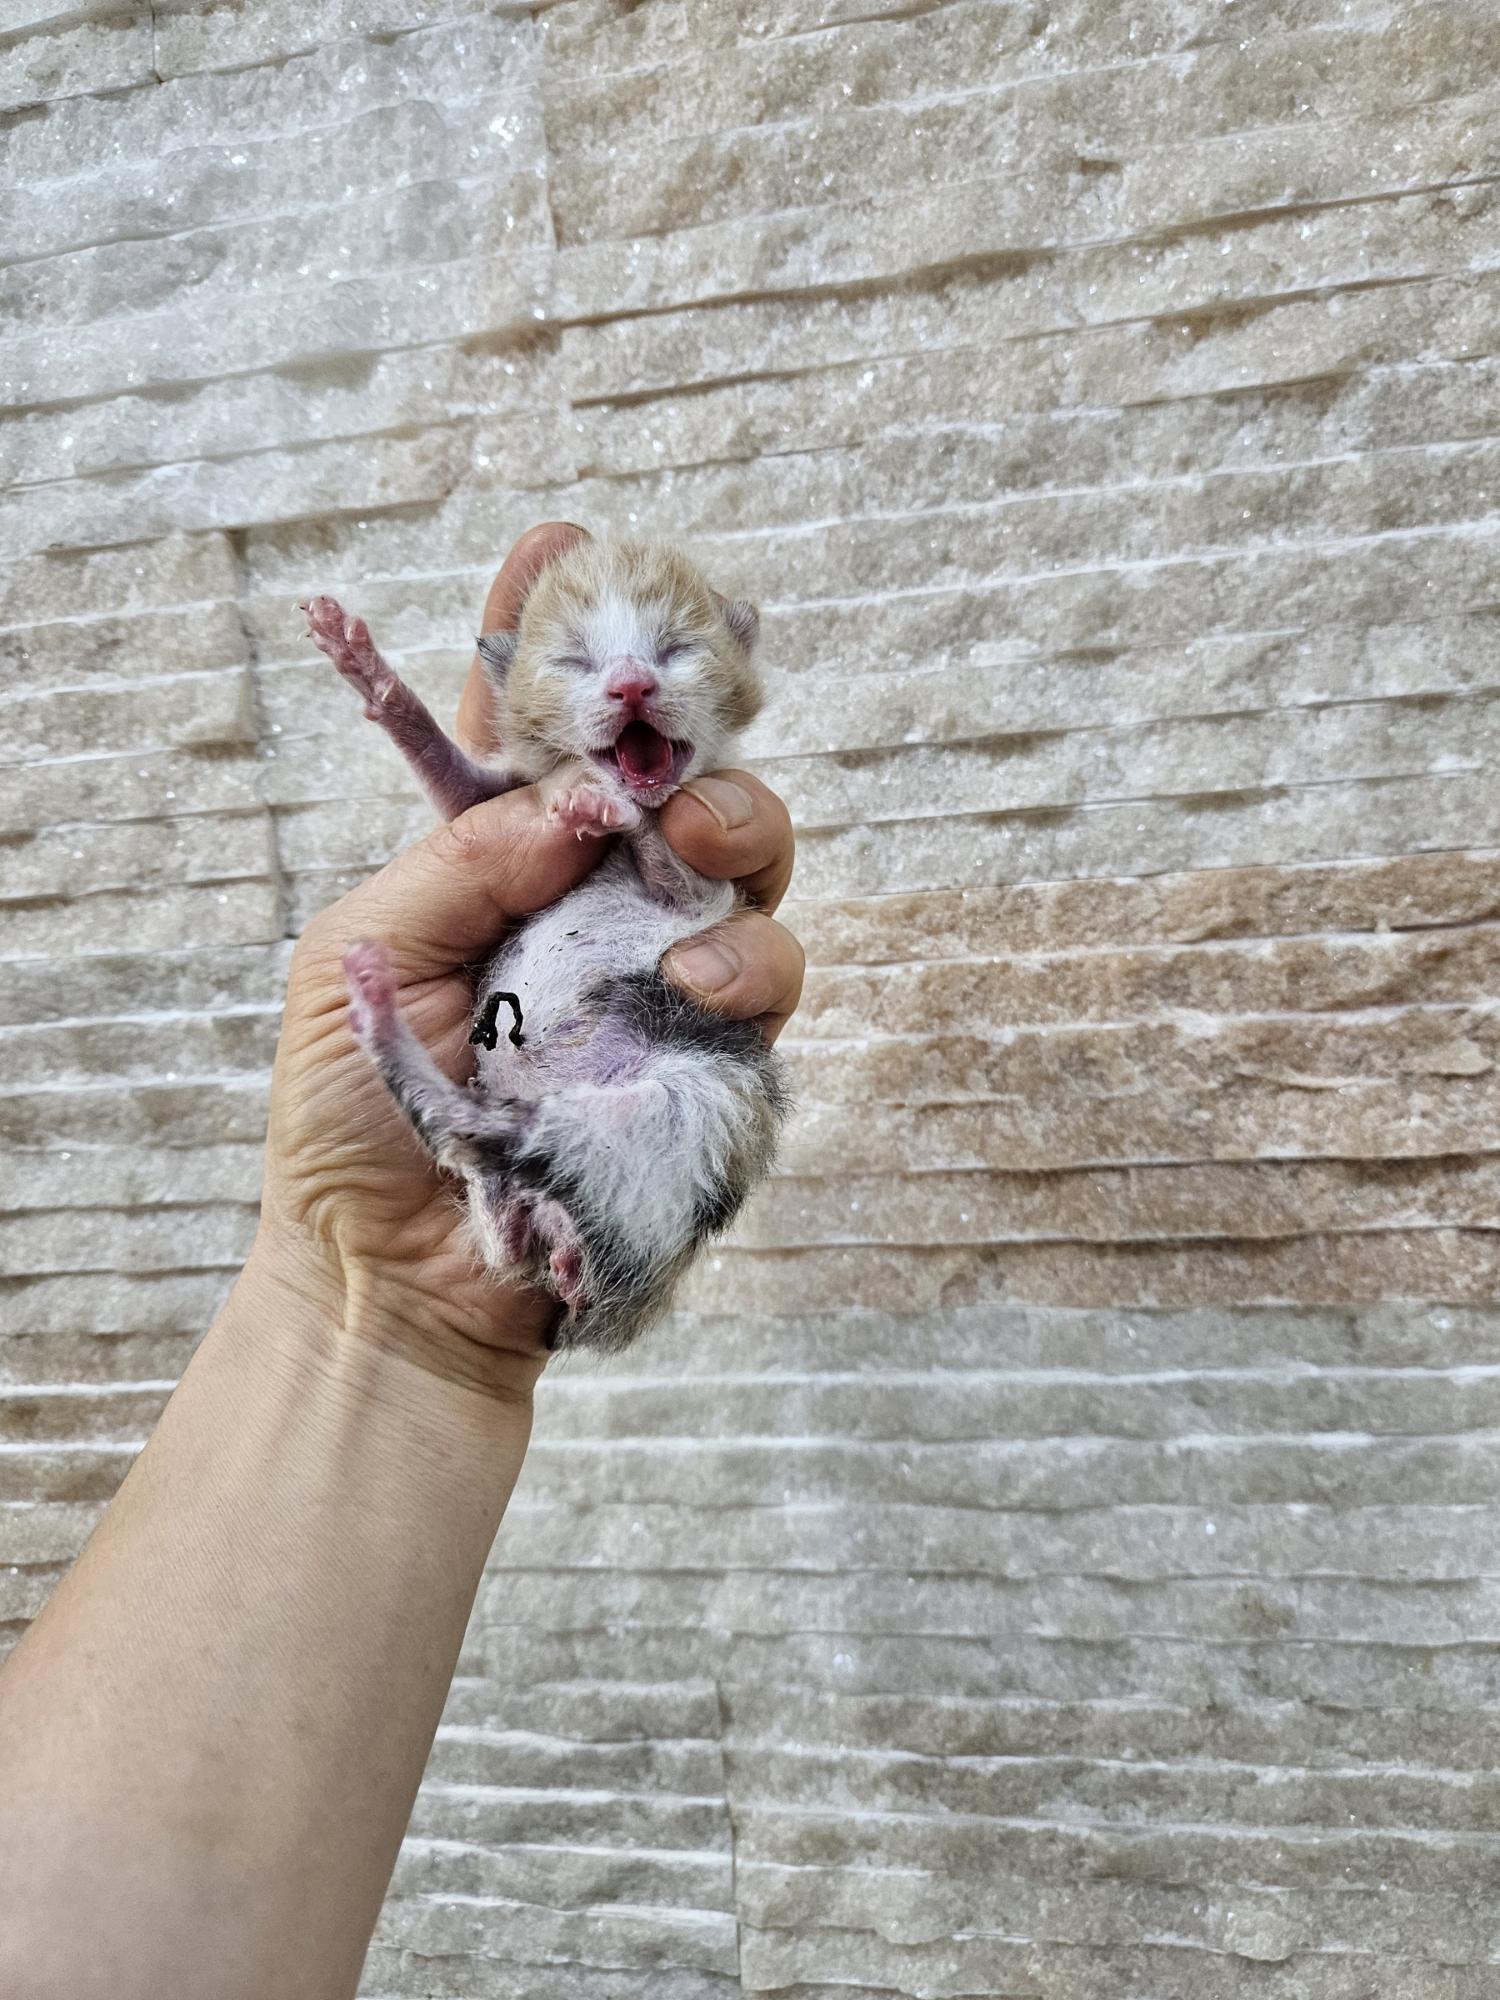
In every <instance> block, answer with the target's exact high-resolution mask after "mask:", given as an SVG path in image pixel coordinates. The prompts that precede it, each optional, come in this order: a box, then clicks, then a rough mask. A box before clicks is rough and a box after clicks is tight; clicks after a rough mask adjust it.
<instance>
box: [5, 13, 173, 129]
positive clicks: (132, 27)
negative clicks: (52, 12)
mask: <svg viewBox="0 0 1500 2000" xmlns="http://www.w3.org/2000/svg"><path fill="white" fill-rule="evenodd" d="M6 26H7V27H9V23H8V22H7V23H6ZM154 80H155V72H154V69H153V67H152V61H151V10H150V8H149V7H140V6H132V5H129V4H127V5H124V6H121V7H119V8H118V9H116V10H113V11H110V12H101V13H100V15H99V17H98V18H97V19H95V20H91V21H89V20H85V21H78V20H76V19H75V20H72V21H68V20H66V19H65V20H64V21H63V22H61V23H59V24H58V25H57V26H55V27H51V28H48V27H45V26H44V27H43V28H42V31H41V32H40V33H37V34H30V35H26V36H23V37H22V38H21V39H20V40H14V39H12V38H11V36H10V35H9V34H7V37H6V43H5V47H4V48H3V49H0V110H4V111H16V110H25V109H28V108H30V107H31V106H33V105H39V104H45V103H48V102H51V101H53V100H56V99H58V98H63V97H83V96H88V95H91V94H93V93H103V92H107V91H114V90H128V89H129V88H130V86H131V85H132V84H141V83H148V82H152V81H154Z"/></svg>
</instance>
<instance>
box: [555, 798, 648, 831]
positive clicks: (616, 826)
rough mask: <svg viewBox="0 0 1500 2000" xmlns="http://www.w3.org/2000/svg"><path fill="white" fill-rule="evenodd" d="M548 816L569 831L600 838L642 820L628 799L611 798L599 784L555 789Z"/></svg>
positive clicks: (627, 828)
mask: <svg viewBox="0 0 1500 2000" xmlns="http://www.w3.org/2000/svg"><path fill="white" fill-rule="evenodd" d="M547 818H548V820H549V821H550V822H551V823H552V825H553V826H561V827H566V828H567V830H568V832H569V833H576V834H579V835H583V834H586V833H589V834H594V835H595V836H597V837H600V838H602V837H603V836H604V835H605V834H609V833H625V832H628V831H629V829H630V828H631V827H635V826H639V825H640V823H641V815H640V811H639V808H638V807H636V806H634V805H632V804H631V803H630V801H629V800H628V799H617V798H614V797H612V796H611V795H610V793H608V792H606V791H605V790H603V788H602V787H601V786H599V785H570V786H569V787H568V788H567V789H566V790H565V791H560V792H554V793H553V794H552V796H551V797H550V798H549V799H548V801H547Z"/></svg>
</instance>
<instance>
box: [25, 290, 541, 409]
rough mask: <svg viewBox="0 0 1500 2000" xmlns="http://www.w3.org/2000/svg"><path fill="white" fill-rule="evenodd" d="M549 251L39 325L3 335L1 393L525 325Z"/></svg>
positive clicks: (305, 358)
mask: <svg viewBox="0 0 1500 2000" xmlns="http://www.w3.org/2000/svg"><path fill="white" fill-rule="evenodd" d="M545 270H546V259H545V256H544V255H543V253H541V252H524V251H523V252H522V253H520V254H519V255H517V256H516V257H514V258H506V259H504V260H502V261H495V260H491V259H474V258H470V259H468V260H466V261H464V262H460V263H450V264H447V265H444V266H442V267H440V268H439V269H435V270H434V271H432V272H428V271H425V270H422V269H420V268H415V269H413V268H408V269H407V270H405V271H398V272H391V273H387V274H383V275H382V276H380V277H379V278H371V277H359V278H350V279H346V280H344V281H343V282H342V283H340V284H337V285H334V286H327V285H318V284H314V283H313V282H312V281H311V279H308V280H306V281H304V282H303V283H302V284H301V285H300V286H296V287H291V286H288V287H285V288H282V289H280V290H278V291H274V292H270V293H267V294H266V295H265V296H264V297H263V298H261V299H259V300H257V301H254V302H246V304H245V305H244V307H243V309H242V310H241V311H239V312H237V313H235V314H233V315H231V316H229V317H228V318H226V316H225V314H224V310H223V305H222V302H221V301H211V302H205V303H203V304H201V305H200V304H197V303H195V302H194V301H193V300H192V298H191V297H189V298H187V299H186V300H181V301H177V302H174V303H173V304H172V305H170V306H167V307H165V308H163V309H162V310H161V311H159V312H157V313H143V314H141V315H140V316H139V318H138V319H137V320H136V321H135V323H134V326H133V328H132V331H133V334H134V338H132V340H131V341H130V342H129V343H128V344H126V343H123V342H122V341H121V340H120V339H119V336H118V333H117V332H116V331H115V329H114V328H113V327H112V326H110V325H109V324H108V323H105V324H103V325H91V326H88V327H85V328H81V329H80V328H68V329H61V330H59V329H40V330H37V331H34V332H28V333H24V334H19V335H15V336H12V337H11V338H10V339H8V340H3V341H0V371H3V372H0V393H3V395H4V398H5V401H6V403H7V405H8V406H10V407H21V408H25V407H27V406H29V405H31V404H34V403H45V402H49V401H53V400H56V399H57V398H59V397H61V396H63V395H72V396H79V397H83V396H90V397H94V396H103V395H117V394H122V393H127V392H130V391H137V390H142V389H146V388H156V389H162V388H165V387H167V386H169V385H171V384H173V383H178V382H195V381H201V380H203V379H204V378H205V377H208V376H213V375H220V374H229V373H232V372H236V371H238V372H247V373H248V372H251V371H253V370H255V369H259V368H269V367H275V366H277V365H279V364H285V363H288V362H291V363H315V362H320V361H325V360H330V359H332V358H334V357H336V356H339V355H343V354H346V353H349V352H351V351H352V352H356V353H378V352H380V351H382V350H383V349H386V348H393V347H409V346H412V345H415V344H416V343H417V342H419V341H422V340H453V339H462V338H466V337H469V336H473V335H481V334H484V335H487V334H495V333H503V332H517V331H519V330H520V329H521V328H523V327H525V328H530V327H531V326H532V324H533V309H534V308H535V307H537V306H539V305H540V303H541V301H542V298H543V285H544V279H545Z"/></svg>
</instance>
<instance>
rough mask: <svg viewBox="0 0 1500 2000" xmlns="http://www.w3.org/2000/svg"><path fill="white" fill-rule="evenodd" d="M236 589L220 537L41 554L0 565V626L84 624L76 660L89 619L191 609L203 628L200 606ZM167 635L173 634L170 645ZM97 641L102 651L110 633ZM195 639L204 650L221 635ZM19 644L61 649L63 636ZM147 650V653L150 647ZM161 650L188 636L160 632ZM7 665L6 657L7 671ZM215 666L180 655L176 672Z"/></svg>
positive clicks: (213, 631) (205, 630) (205, 632)
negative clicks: (65, 622)
mask: <svg viewBox="0 0 1500 2000" xmlns="http://www.w3.org/2000/svg"><path fill="white" fill-rule="evenodd" d="M238 582H239V578H238V571H237V567H236V564H235V558H234V552H233V550H232V549H231V548H230V546H229V544H228V542H227V541H226V540H225V539H224V537H223V536H222V535H169V536H167V537H166V538H164V539H163V540H160V541H154V542H148V543H134V544H131V545H129V546H127V547H122V548H113V549H103V550H95V549H86V550H69V551H57V552H51V551H49V552H48V553H46V554H43V555H32V556H26V557H23V558H22V559H20V560H19V561H16V562H11V563H0V627H10V626H16V625H35V626H41V627H43V628H46V627H48V626H53V625H56V624H57V623H58V622H59V621H67V622H72V621H79V622H80V623H81V622H82V621H88V623H86V624H84V626H83V633H82V635H81V637H80V639H79V641H78V643H77V651H78V656H79V657H83V658H86V657H88V654H87V653H86V651H85V650H84V642H85V641H86V639H87V637H88V636H89V634H90V632H91V631H92V630H93V629H94V627H93V621H94V620H96V619H99V618H106V619H113V618H120V617H124V616H127V615H129V614H130V613H133V612H137V611H146V610H153V609H156V608H158V607H173V608H175V609H177V610H179V611H180V610H181V608H182V607H183V606H187V605H191V606H193V607H194V611H193V614H192V615H193V617H195V618H196V619H198V620H199V621H206V620H208V619H209V618H211V617H213V616H214V615H215V613H214V611H213V610H211V609H210V606H209V604H208V603H206V602H205V600H212V599H217V598H231V597H233V596H234V594H235V591H236V589H237V587H238ZM174 630H175V631H176V632H177V633H178V634H179V636H177V637H175V638H174V637H172V636H171V634H172V632H173V631H174ZM10 636H11V635H10V634H9V633H7V637H10ZM102 636H103V639H104V643H105V645H106V647H108V646H113V645H114V644H116V643H117V634H116V630H115V628H114V627H113V626H109V625H106V626H105V627H104V629H103V635H102ZM198 638H199V641H200V642H201V644H202V645H203V646H204V647H213V646H215V645H223V644H225V643H227V642H228V633H227V629H226V628H224V627H221V626H216V625H213V624H209V623H206V622H205V623H203V627H202V630H201V632H200V633H199V634H198ZM26 643H27V645H28V646H31V645H42V646H45V645H49V644H50V645H54V646H57V647H62V648H67V646H68V640H67V637H66V634H65V633H64V634H57V635H55V636H54V635H49V634H48V633H47V632H46V631H45V630H44V631H42V632H39V633H38V632H33V633H28V634H27V635H26ZM151 643H152V645H153V647H154V646H155V644H156V641H155V640H153V641H152V642H151ZM161 644H162V646H163V647H164V648H165V647H167V646H171V645H173V644H176V645H181V646H184V647H187V646H191V645H192V644H193V635H192V634H191V632H189V633H188V634H186V635H181V628H180V627H179V628H172V627H167V628H164V629H163V636H162V640H161ZM59 657H62V655H59ZM229 657H231V658H235V659H238V658H241V657H242V654H241V653H240V652H239V651H238V650H236V651H234V652H233V653H231V654H230V655H229ZM9 659H10V656H9V655H7V664H9ZM216 663H217V662H216V660H215V658H214V655H213V654H212V653H210V654H209V656H208V658H206V659H203V658H192V657H191V656H184V657H182V658H181V659H180V662H179V667H178V670H182V669H183V668H185V667H187V666H205V665H211V664H216Z"/></svg>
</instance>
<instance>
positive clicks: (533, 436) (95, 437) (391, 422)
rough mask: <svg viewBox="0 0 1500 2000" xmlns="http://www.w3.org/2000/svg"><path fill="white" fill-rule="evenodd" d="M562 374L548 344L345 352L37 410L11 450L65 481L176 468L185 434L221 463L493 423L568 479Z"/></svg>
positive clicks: (526, 457)
mask: <svg viewBox="0 0 1500 2000" xmlns="http://www.w3.org/2000/svg"><path fill="white" fill-rule="evenodd" d="M553 373H554V366H553V362H552V358H551V356H550V355H549V354H548V353H547V351H546V350H545V349H536V350H531V351H527V350H526V349H524V348H523V349H519V350H512V349H509V348H505V349H499V348H497V349H496V350H495V351H486V350H485V348H484V345H483V343H477V344H472V345H471V344H461V345H458V346H447V347H438V348H433V347H423V348H420V349H418V350H416V351H403V350H399V349H398V350H395V351H392V352H388V353H384V354H376V355H361V354H345V355H335V356H332V357H330V358H329V359H328V360H327V361H326V362H323V363H321V364H319V363H314V364H311V365H309V366H307V367H304V368H296V367H293V368H289V369H282V370H278V371H276V372H275V373H272V374H261V375H248V376H234V377H231V378H230V379H228V380H224V381H216V382H204V383H199V384H194V385H191V386H190V387H188V388H185V389H183V390H182V391H180V392H177V393H174V395H173V396H172V397H171V398H170V399H168V400H166V401H163V400H161V399H160V398H159V397H157V396H155V395H153V394H151V393H150V392H149V391H148V392H145V393H142V394H137V395H123V396H113V397H107V398H106V399H104V400H103V401H101V402H96V403H90V404H85V405H83V406H81V407H80V406H72V407H69V408H67V409H63V410H34V411H30V412H28V413H27V414H26V415H24V416H19V417H16V418H14V419H13V420H12V422H11V424H10V426H9V432H10V436H9V448H10V450H11V452H12V453H13V455H14V458H13V462H14V464H15V467H16V474H15V476H16V477H17V478H18V479H19V478H31V479H56V478H59V477H63V476H67V475H69V474H72V475H75V476H79V477H82V476H84V475H87V474H92V473H102V472H108V473H118V472H121V471H126V470H129V469H131V468H136V467H143V466H161V465H171V464H172V463H173V462H174V460H177V459H178V458H180V456H181V445H182V439H183V437H184V436H187V437H189V438H191V440H192V442H193V446H194V448H195V454H196V455H198V456H201V457H214V458H219V457H224V456H227V455H230V454H234V453H248V452H252V451H263V450H265V449H266V448H267V447H268V446H283V447H290V446H294V445H305V444H309V443H320V442H328V441H332V440H334V439H339V438H352V437H357V436H376V435H379V434H381V433H385V432H391V431H398V430H401V429H402V428H403V427H407V426H411V425H414V424H416V425H420V426H421V427H422V428H424V429H425V428H428V427H432V426H435V425H440V424H445V423H453V422H456V421H459V420H461V419H464V418H476V419H477V418H480V417H484V418H487V419H488V420H489V424H490V426H491V427H494V426H495V425H496V424H497V423H498V424H503V440H504V449H505V451H506V453H507V454H508V459H507V462H508V463H509V464H510V465H511V466H512V468H513V471H514V474H515V476H516V477H517V478H521V477H523V476H525V473H526V471H527V469H528V468H529V467H530V466H533V465H535V466H545V465H548V464H551V465H552V466H554V467H556V468H557V473H556V474H555V475H554V476H561V475H562V474H563V473H565V472H566V470H567V468H568V466H569V465H570V464H571V462H572V451H573V439H572V436H571V427H567V428H565V424H566V419H565V417H564V415H563V410H562V398H561V396H560V395H559V394H558V393H557V391H556V388H555V385H554V384H553V383H552V380H551V377H552V375H553ZM486 448H487V447H486ZM247 609H248V607H247Z"/></svg>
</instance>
